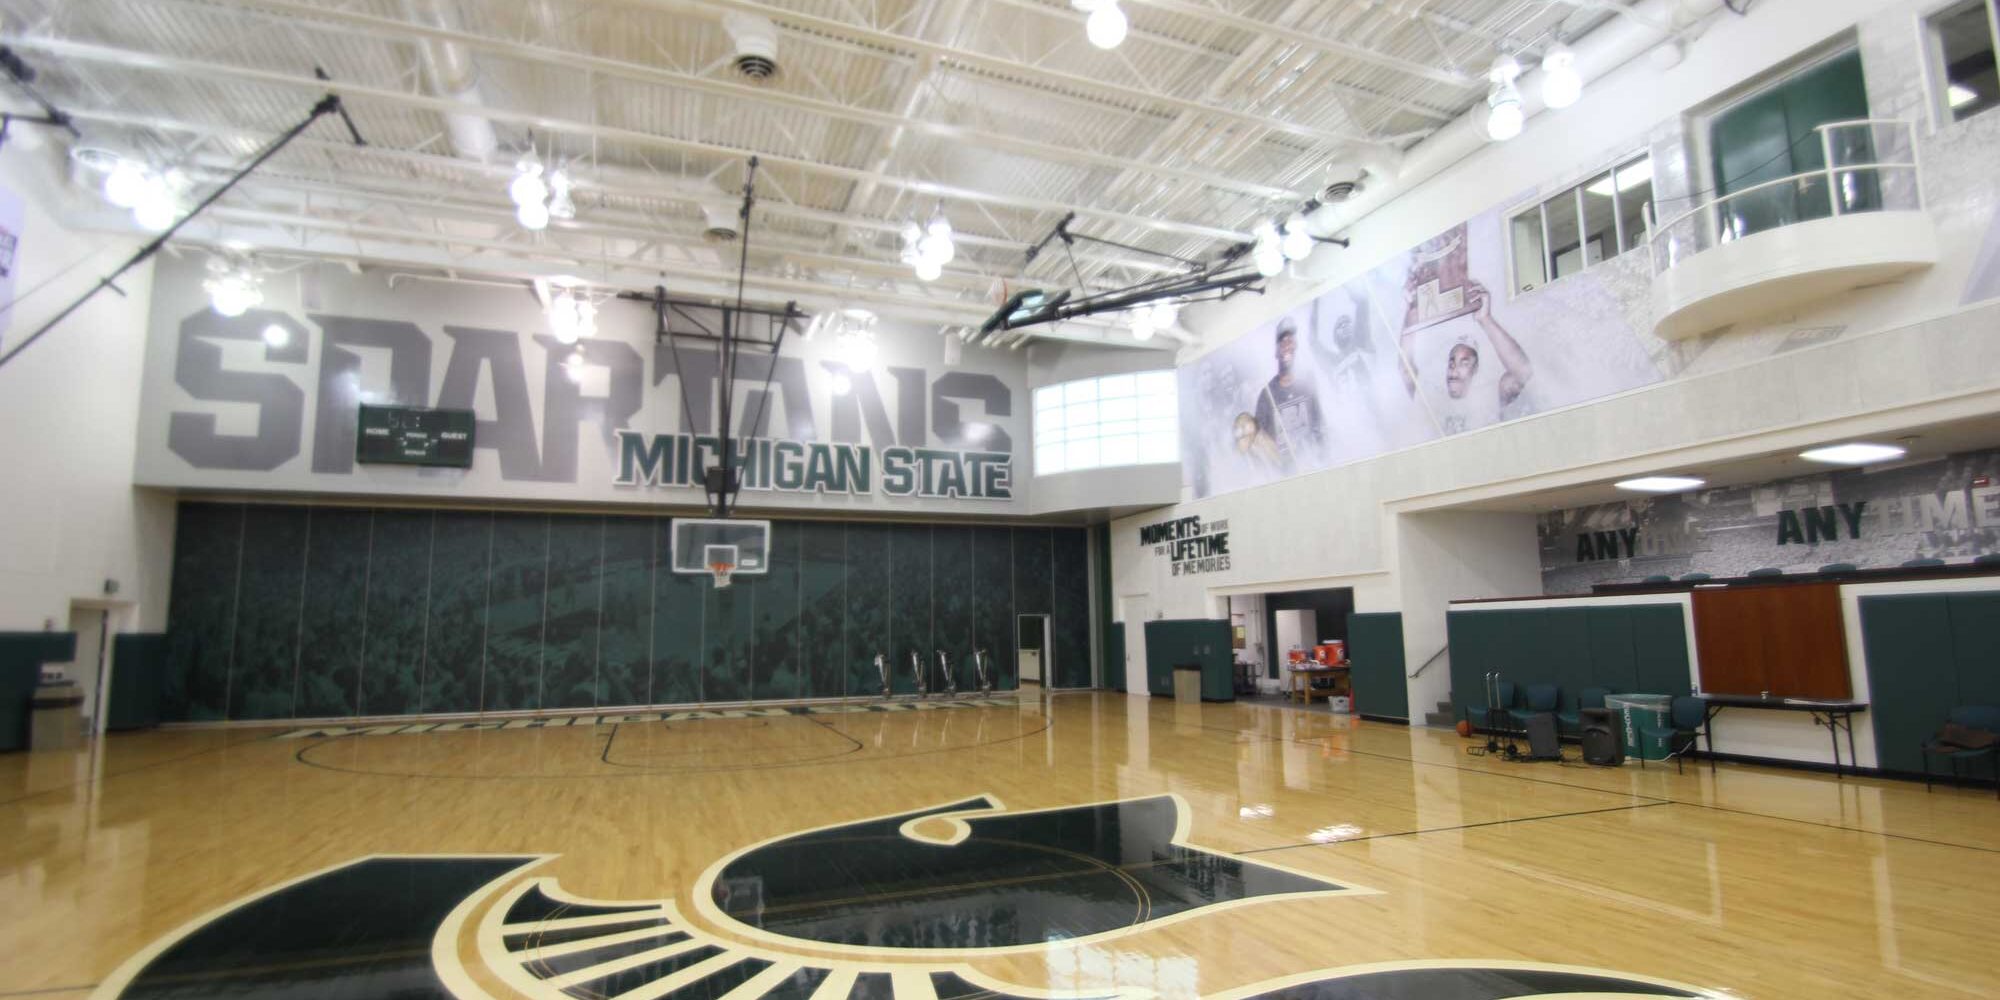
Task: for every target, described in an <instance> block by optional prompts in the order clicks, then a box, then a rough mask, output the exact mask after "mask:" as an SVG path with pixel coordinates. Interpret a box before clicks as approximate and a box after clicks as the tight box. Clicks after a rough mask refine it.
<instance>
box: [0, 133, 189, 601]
mask: <svg viewBox="0 0 2000 1000" xmlns="http://www.w3.org/2000/svg"><path fill="white" fill-rule="evenodd" d="M27 131H30V130H29V129H27V128H23V127H21V126H18V125H17V126H16V127H15V128H13V129H10V130H9V133H8V141H7V143H6V145H5V146H4V147H0V186H4V187H5V188H7V189H8V190H10V191H12V192H13V193H14V194H15V195H17V196H19V197H20V198H21V199H22V201H23V202H25V203H26V215H25V219H26V224H25V226H24V227H23V232H22V233H21V242H20V246H19V248H18V253H17V255H16V257H15V260H16V262H17V264H18V270H17V271H16V273H15V277H14V289H15V294H16V295H17V296H26V297H25V298H23V299H21V300H18V301H17V303H16V306H15V308H14V309H13V310H12V316H11V317H10V319H9V322H8V324H7V327H6V329H5V331H4V332H0V350H11V349H12V348H13V347H15V346H16V345H18V344H19V343H21V341H22V340H23V339H25V337H26V336H27V335H28V334H29V333H31V332H32V331H33V330H34V329H35V328H36V327H38V326H40V325H41V324H42V323H43V322H44V321H46V320H47V319H48V317H49V316H51V315H53V314H54V313H55V312H56V311H58V310H60V309H61V308H62V307H63V306H64V305H66V304H68V303H69V301H70V300H71V299H73V298H75V297H76V296H78V295H80V294H82V293H83V292H84V291H85V290H86V289H87V288H88V287H89V286H90V285H91V284H94V283H95V282H96V281H97V279H98V278H99V277H101V276H103V275H105V274H108V273H110V271H111V270H112V269H113V268H116V267H117V266H118V264H119V263H121V262H122V261H123V260H124V259H125V258H126V257H127V256H129V255H130V254H131V252H132V251H133V250H134V249H136V246H137V245H136V243H135V242H133V241H131V240H126V239H118V238H113V237H106V236H103V235H98V234H79V233H73V232H69V231H66V230H64V229H62V228H61V227H60V226H58V225H57V224H56V223H55V221H54V220H53V219H52V218H51V215H50V213H49V212H48V211H47V202H46V200H45V199H46V198H47V197H48V194H47V192H49V191H52V190H54V187H53V185H52V184H51V181H52V179H53V176H54V175H53V173H52V170H53V166H52V163H51V161H52V160H56V155H57V154H56V152H55V150H53V149H52V148H51V147H49V146H47V145H40V144H35V145H34V148H30V145H31V144H33V140H30V141H29V142H27V143H24V142H22V141H21V135H22V133H24V132H27ZM56 162H59V160H57V161H56ZM43 282H48V284H46V285H43ZM118 285H119V288H121V289H123V291H124V293H125V294H124V295H123V296H120V295H118V294H117V293H115V292H111V291H108V290H107V291H105V292H102V293H100V294H99V295H98V296H97V297H96V298H95V299H93V300H92V301H91V303H90V304H89V305H87V306H85V307H84V308H83V309H82V310H80V311H78V312H77V313H75V314H74V315H72V316H70V317H69V318H68V319H67V320H65V321H64V322H63V323H62V324H61V325H59V326H57V327H56V328H55V329H54V330H52V331H51V332H50V333H49V334H48V335H47V336H45V337H43V338H42V339H41V340H39V341H37V342H36V343H35V345H34V346H33V347H31V348H29V349H28V350H27V351H25V352H23V353H22V354H21V355H20V356H18V357H17V358H15V359H14V360H13V361H10V362H8V363H7V365H6V366H5V367H0V428H4V431H0V469H5V470H6V474H5V475H0V510H5V511H6V516H4V517H0V630H39V629H41V628H42V626H43V623H44V622H46V621H49V620H54V622H55V623H56V628H58V629H67V628H68V622H69V609H70V600H71V599H72V598H83V599H95V598H102V597H103V591H104V581H105V580H106V579H115V580H117V581H118V584H119V591H118V594H117V599H118V600H121V601H130V602H132V604H133V605H134V607H135V608H136V614H128V615H126V616H125V618H124V627H125V628H126V629H127V630H133V629H139V630H148V631H151V630H158V629H161V628H164V627H165V622H166V601H167V576H168V571H169V557H170V553H171V550H172V545H173V532H174V507H173V499H172V497H171V496H168V495H164V494H160V493H156V492H153V491H149V490H140V489H137V488H135V487H134V486H133V485H132V467H133V459H134V446H135V441H136V433H137V428H138V422H139V398H138V396H139V393H138V386H139V380H140V368H141V362H142V360H143V357H144V346H145V337H146V310H147V305H148V302H149V299H150V296H151V289H152V267H151V265H150V264H148V265H144V266H141V267H140V268H138V269H136V270H134V271H132V272H131V273H129V274H127V275H126V276H125V277H124V278H122V279H120V281H119V283H118Z"/></svg>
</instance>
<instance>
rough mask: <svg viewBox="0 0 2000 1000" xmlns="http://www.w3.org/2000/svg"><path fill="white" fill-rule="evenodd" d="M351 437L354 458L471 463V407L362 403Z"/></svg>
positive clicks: (460, 465) (453, 465) (458, 466)
mask: <svg viewBox="0 0 2000 1000" xmlns="http://www.w3.org/2000/svg"><path fill="white" fill-rule="evenodd" d="M360 419H361V426H360V430H359V432H358V433H357V434H355V437H354V460H355V461H357V462H363V463H369V462H374V463H380V464H387V465H438V466H446V467H450V468H456V469H469V468H471V467H472V426H473V423H474V421H475V420H476V419H477V418H475V417H474V416H473V413H472V411H471V410H429V409H423V408H421V407H415V406H368V405H366V404H363V405H362V407H361V418H360Z"/></svg>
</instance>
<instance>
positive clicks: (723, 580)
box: [708, 562, 736, 590]
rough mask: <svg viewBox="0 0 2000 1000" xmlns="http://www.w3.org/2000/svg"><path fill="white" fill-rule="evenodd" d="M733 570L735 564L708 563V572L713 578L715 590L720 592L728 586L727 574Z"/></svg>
mask: <svg viewBox="0 0 2000 1000" xmlns="http://www.w3.org/2000/svg"><path fill="white" fill-rule="evenodd" d="M735 569H736V564H735V563H728V562H712V563H709V564H708V571H709V573H711V574H713V575H714V577H715V589H717V590H721V589H723V588H724V587H727V586H729V574H730V572H731V571H733V570H735Z"/></svg>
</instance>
